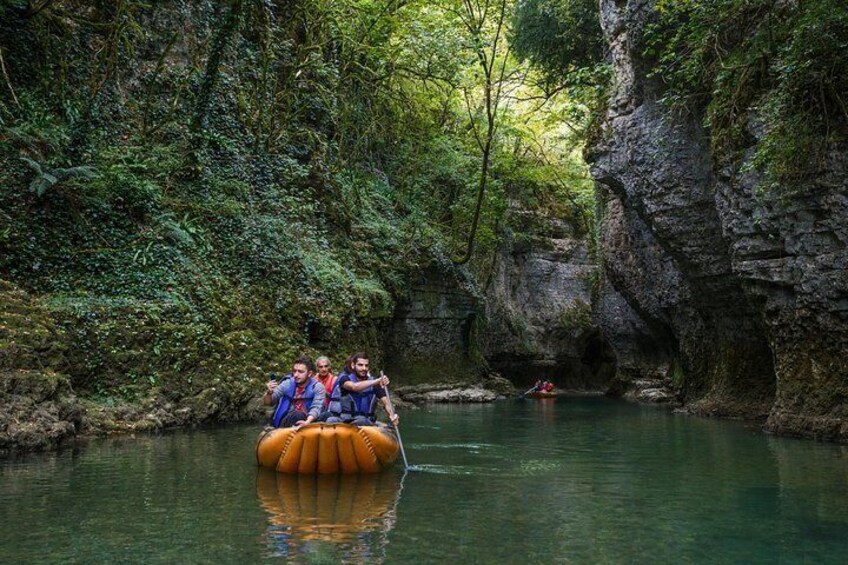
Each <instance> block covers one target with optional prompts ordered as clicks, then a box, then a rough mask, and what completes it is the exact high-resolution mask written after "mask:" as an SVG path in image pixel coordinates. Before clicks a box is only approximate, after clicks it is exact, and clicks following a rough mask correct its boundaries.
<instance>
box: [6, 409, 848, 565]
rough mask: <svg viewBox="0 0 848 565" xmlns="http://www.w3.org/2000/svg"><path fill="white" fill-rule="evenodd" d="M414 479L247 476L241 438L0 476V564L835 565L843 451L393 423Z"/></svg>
mask: <svg viewBox="0 0 848 565" xmlns="http://www.w3.org/2000/svg"><path fill="white" fill-rule="evenodd" d="M401 425H402V427H401V430H402V434H403V440H404V443H405V447H406V451H407V455H408V458H409V461H410V464H412V465H413V469H412V471H410V472H409V473H407V474H403V473H402V464H400V462H399V464H398V466H397V467H396V468H394V469H390V470H388V471H386V472H384V473H381V474H379V475H375V476H352V477H323V478H316V477H290V476H285V475H278V474H276V473H273V472H263V471H260V470H258V469H257V468H256V465H255V460H254V443H253V442H254V439H255V437H256V435H257V432H258V427H257V426H234V427H226V428H217V429H205V430H195V431H187V432H179V433H173V434H165V435H161V436H156V437H152V436H143V437H136V438H130V437H126V438H120V439H110V440H102V441H93V442H90V443H89V444H88V445H85V446H78V447H74V448H69V449H65V450H63V451H60V452H59V453H55V454H46V455H30V456H26V457H21V458H16V459H12V460H4V461H0V509H2V510H0V520H2V527H0V563H129V562H132V563H138V562H143V563H235V562H238V563H257V562H295V563H339V562H351V563H361V562H367V563H441V562H454V563H522V564H529V563H571V562H573V563H848V447H845V446H837V445H829V444H821V443H815V442H812V441H800V440H792V439H785V438H775V437H770V436H767V435H764V434H762V433H761V432H760V431H759V430H758V429H757V428H756V427H754V426H750V425H745V424H741V423H738V422H726V421H713V420H705V419H699V418H692V417H686V416H680V415H675V414H672V413H670V412H668V411H666V410H663V409H659V408H655V407H646V406H639V405H636V404H629V403H625V402H622V401H615V400H609V399H605V398H598V397H567V398H560V399H559V400H557V401H550V400H547V401H503V402H497V403H494V404H491V405H483V406H476V405H475V406H468V405H465V406H433V407H429V408H424V409H421V410H415V411H406V412H403V413H402V424H401Z"/></svg>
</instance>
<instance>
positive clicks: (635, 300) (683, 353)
mask: <svg viewBox="0 0 848 565" xmlns="http://www.w3.org/2000/svg"><path fill="white" fill-rule="evenodd" d="M653 7H654V2H651V1H644V0H638V1H636V0H631V1H627V2H619V1H613V0H603V1H602V2H601V14H602V25H603V29H604V32H605V35H606V37H607V39H608V41H609V44H610V48H611V57H612V61H613V65H614V69H615V86H614V92H613V95H612V97H611V100H610V106H609V111H608V114H607V120H606V122H605V126H604V135H603V138H602V140H601V141H599V142H598V143H596V144H595V146H594V147H592V148H591V150H590V151H589V158H590V160H591V161H592V174H593V176H594V177H595V179H596V180H597V181H598V183H599V191H600V194H601V198H602V200H603V203H604V214H603V227H602V242H601V245H602V248H603V252H604V259H605V274H606V275H607V277H608V279H609V281H610V283H611V285H612V286H613V287H614V289H615V291H616V292H618V293H619V294H620V295H621V296H622V297H623V298H624V299H625V300H626V302H627V304H628V305H629V306H630V308H631V309H632V311H633V312H634V313H636V314H637V315H638V317H639V318H641V320H642V322H643V324H644V325H643V328H641V329H640V332H637V334H636V335H643V336H644V335H652V336H654V337H655V338H656V341H657V343H658V344H659V346H658V347H656V348H654V349H653V350H652V349H651V348H648V349H647V354H646V355H643V353H645V348H644V347H643V346H640V345H638V344H633V343H630V344H628V339H627V336H626V335H624V336H621V337H622V338H621V339H616V337H615V336H616V331H617V330H616V329H614V328H609V319H610V318H609V317H607V318H604V321H603V322H602V325H603V326H604V327H605V328H607V329H605V333H606V334H607V335H609V336H611V337H610V342H611V343H612V344H613V348H614V349H616V351H617V352H619V353H621V352H623V353H624V355H623V358H625V359H627V358H629V359H630V360H629V361H628V362H627V365H629V366H630V367H631V370H630V373H632V374H631V375H626V374H624V375H622V374H619V378H620V379H622V380H624V381H627V380H628V379H630V380H631V382H632V380H633V378H638V375H639V374H640V373H644V372H646V370H647V372H650V369H649V367H650V365H651V364H655V365H656V367H657V373H659V374H661V373H662V372H663V371H669V370H672V369H668V368H667V367H669V366H671V367H672V368H673V370H674V371H677V372H678V374H679V376H680V377H681V379H682V383H683V384H682V389H681V394H682V397H683V399H684V401H685V403H686V405H687V408H688V409H689V410H690V411H693V412H696V413H704V414H710V415H720V416H744V417H761V416H762V415H763V414H764V413H768V414H769V418H768V423H767V428H768V429H769V430H771V431H774V432H777V433H782V434H791V435H803V436H811V437H818V438H825V439H833V440H841V441H848V426H846V421H848V365H846V360H845V356H844V352H845V351H846V350H848V307H846V304H848V269H846V267H848V234H846V226H848V188H846V187H848V164H846V158H845V152H838V153H834V154H832V155H831V156H830V158H829V160H828V162H827V163H826V164H825V167H824V169H823V170H822V172H821V173H820V174H819V175H818V176H817V177H816V178H812V179H809V180H807V181H805V182H804V183H802V184H799V185H797V186H779V187H769V188H765V187H764V182H763V179H762V178H761V177H760V176H758V174H757V172H756V167H753V166H750V159H751V157H752V155H753V147H752V148H749V150H748V152H747V157H746V158H745V159H743V161H742V162H733V163H721V162H717V161H716V160H715V159H714V158H713V156H712V154H711V150H710V139H709V132H708V131H705V130H704V129H703V128H702V126H701V121H700V119H699V118H698V117H696V116H692V117H682V116H670V115H669V114H668V112H667V111H665V109H664V108H663V107H662V106H661V105H660V104H659V103H658V101H657V100H658V98H659V97H660V96H661V94H662V85H661V84H658V83H657V82H656V81H655V80H653V79H651V78H648V70H649V66H650V65H649V62H648V61H646V60H645V59H644V57H643V56H642V52H643V49H642V48H641V47H640V39H641V33H642V30H643V27H644V25H645V24H646V22H647V21H648V20H649V17H650V14H651V11H652V10H653ZM753 119H755V116H754V115H753V113H752V120H753ZM754 130H755V128H753V127H752V132H754V133H755V131H754ZM753 137H754V138H756V135H754V136H753ZM613 303H614V300H613ZM613 306H614V304H613ZM605 308H607V309H608V310H609V308H611V305H607V306H605ZM644 329H647V330H648V331H647V332H645V331H642V330H644ZM658 351H659V353H661V355H656V353H657V352H658ZM640 358H641V361H640V360H638V359H640ZM664 358H669V359H668V360H667V361H664ZM667 363H670V365H667ZM625 388H626V387H625Z"/></svg>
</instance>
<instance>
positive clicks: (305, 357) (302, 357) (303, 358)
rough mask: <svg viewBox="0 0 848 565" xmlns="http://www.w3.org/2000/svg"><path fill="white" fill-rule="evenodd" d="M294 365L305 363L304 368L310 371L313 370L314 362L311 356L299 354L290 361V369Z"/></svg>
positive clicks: (312, 371)
mask: <svg viewBox="0 0 848 565" xmlns="http://www.w3.org/2000/svg"><path fill="white" fill-rule="evenodd" d="M295 365H306V370H307V371H309V372H310V373H314V372H315V363H314V362H313V361H312V357H310V356H309V355H300V356H298V358H297V359H295V360H294V361H292V369H294V366H295Z"/></svg>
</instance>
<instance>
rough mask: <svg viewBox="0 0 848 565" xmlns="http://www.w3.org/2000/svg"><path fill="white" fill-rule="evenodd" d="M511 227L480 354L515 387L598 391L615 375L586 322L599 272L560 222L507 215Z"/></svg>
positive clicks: (496, 270)
mask: <svg viewBox="0 0 848 565" xmlns="http://www.w3.org/2000/svg"><path fill="white" fill-rule="evenodd" d="M511 222H512V223H513V224H515V225H517V226H518V227H517V229H515V230H514V231H513V232H512V233H511V237H508V238H506V243H505V244H504V245H503V246H502V247H501V249H500V251H499V253H498V255H497V256H496V258H495V263H494V265H493V268H492V275H491V280H490V281H489V282H488V284H487V290H486V318H487V325H486V332H485V335H484V352H485V356H486V359H487V360H488V361H489V363H490V365H491V366H492V368H493V369H495V370H496V371H499V372H501V373H502V374H504V375H506V376H509V377H510V378H511V380H512V381H513V382H514V383H516V384H517V385H519V386H521V385H524V384H527V383H532V382H534V381H535V380H536V379H539V378H546V379H550V380H552V381H553V382H555V383H556V385H557V386H558V387H560V388H570V389H602V388H605V387H606V386H607V384H608V382H609V381H610V380H611V378H612V376H613V374H614V371H613V369H612V358H611V355H610V352H609V351H608V347H607V344H606V342H605V340H604V338H603V335H602V334H601V333H600V331H599V329H598V327H597V325H596V324H595V323H594V321H593V318H592V306H591V304H592V291H591V285H592V281H593V280H595V277H596V276H597V267H595V265H594V263H593V261H592V259H591V258H590V257H589V253H588V246H587V241H586V238H585V237H581V236H579V235H576V234H575V233H574V229H573V228H572V227H571V225H570V224H568V223H567V222H564V221H562V220H557V219H554V218H548V217H544V216H539V215H537V214H533V213H531V212H528V211H523V210H520V209H513V210H512V211H511Z"/></svg>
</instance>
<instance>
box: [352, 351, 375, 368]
mask: <svg viewBox="0 0 848 565" xmlns="http://www.w3.org/2000/svg"><path fill="white" fill-rule="evenodd" d="M360 359H365V360H366V361H370V360H371V359H370V358H369V357H368V354H367V353H365V352H364V351H357V352H356V353H354V354H353V355H351V356H350V366H351V367H353V366H354V365H356V362H357V361H359V360H360Z"/></svg>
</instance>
